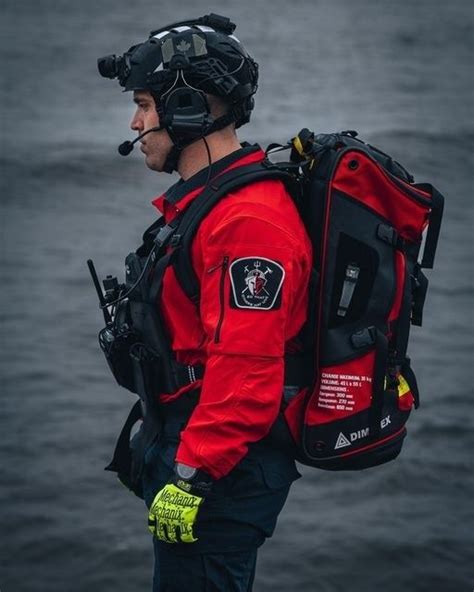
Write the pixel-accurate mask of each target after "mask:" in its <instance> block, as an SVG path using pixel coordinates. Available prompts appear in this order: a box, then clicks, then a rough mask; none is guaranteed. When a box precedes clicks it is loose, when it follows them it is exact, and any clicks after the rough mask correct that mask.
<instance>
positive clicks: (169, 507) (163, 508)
mask: <svg viewBox="0 0 474 592" xmlns="http://www.w3.org/2000/svg"><path fill="white" fill-rule="evenodd" d="M211 488H212V479H211V477H209V475H207V474H206V473H204V471H200V470H198V469H195V468H193V467H188V466H187V465H183V464H181V463H178V464H177V465H176V466H175V475H174V478H173V480H172V481H171V482H170V483H167V484H166V485H165V486H164V487H163V489H162V490H161V491H159V492H158V493H157V494H156V496H155V499H154V500H153V503H152V504H151V507H150V512H149V514H148V528H149V530H150V532H151V533H152V534H153V535H155V536H156V537H157V538H158V539H160V540H161V541H165V542H166V543H194V542H196V541H197V538H196V537H195V536H194V531H193V527H194V524H195V522H196V519H197V515H198V512H199V508H200V506H201V504H202V502H203V501H204V498H205V496H206V495H207V494H208V493H209V492H210V491H211Z"/></svg>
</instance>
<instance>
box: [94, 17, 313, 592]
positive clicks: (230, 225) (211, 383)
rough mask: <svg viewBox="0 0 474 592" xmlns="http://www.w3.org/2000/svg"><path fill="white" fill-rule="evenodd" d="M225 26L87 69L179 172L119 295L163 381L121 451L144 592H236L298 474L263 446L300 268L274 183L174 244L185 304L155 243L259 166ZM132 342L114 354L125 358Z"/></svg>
mask: <svg viewBox="0 0 474 592" xmlns="http://www.w3.org/2000/svg"><path fill="white" fill-rule="evenodd" d="M234 28H235V26H234V25H233V24H232V23H230V21H229V19H226V18H224V17H220V16H218V15H209V16H206V17H202V18H201V19H195V20H193V21H187V22H183V23H178V24H175V25H170V26H169V27H165V28H163V29H160V30H159V31H154V32H152V33H151V35H150V38H149V39H148V40H147V41H145V42H144V43H142V44H139V45H135V46H133V47H132V48H131V49H130V50H129V51H128V52H126V53H125V54H124V56H121V57H119V58H116V57H115V56H108V57H107V58H102V59H101V60H99V70H100V72H101V74H102V75H104V76H106V77H109V78H115V77H117V78H118V79H119V82H120V84H121V85H122V86H123V87H124V88H125V90H129V91H133V93H134V94H133V96H134V102H135V103H136V111H135V114H134V116H133V119H132V122H131V128H132V129H133V130H134V131H136V132H137V133H138V134H139V135H138V137H137V140H138V139H139V141H140V143H141V146H140V149H141V151H142V152H143V154H144V155H145V162H146V164H147V166H148V167H149V168H150V169H152V170H155V171H157V172H161V171H166V172H172V171H173V170H177V171H178V173H179V175H180V180H179V181H178V183H176V184H175V185H173V186H172V187H171V188H170V189H169V190H168V191H167V192H166V193H165V194H164V195H163V196H161V197H159V198H157V199H155V200H154V202H153V203H154V205H155V206H156V208H157V209H158V210H159V211H160V212H161V213H162V214H163V216H164V220H163V219H162V220H161V222H160V223H157V224H156V225H154V226H152V227H151V228H150V229H149V231H147V233H145V235H144V244H143V245H142V246H141V247H140V249H138V250H137V255H139V256H140V257H141V261H142V264H141V268H140V270H139V273H137V274H135V276H134V278H133V280H130V278H129V283H128V286H129V289H128V292H127V294H128V295H130V300H131V301H132V309H133V300H134V299H135V300H137V299H139V297H138V296H137V292H138V291H140V292H141V293H142V294H143V290H145V296H144V297H143V298H142V300H143V301H146V302H148V304H149V303H150V302H151V303H152V305H153V307H154V308H155V309H156V313H157V314H156V315H155V316H156V319H155V316H153V315H151V316H148V317H146V315H145V316H144V315H143V314H141V313H140V314H134V313H133V310H132V313H131V321H130V322H131V323H132V325H133V329H134V330H135V331H136V332H137V333H138V334H139V335H141V337H142V340H143V342H144V345H145V346H146V347H147V348H148V352H150V351H153V352H156V351H157V350H158V354H159V360H158V356H157V357H156V359H155V360H156V364H155V366H156V367H158V366H159V367H160V377H161V376H165V377H166V376H170V377H171V378H169V379H163V382H159V385H160V386H159V387H156V388H154V387H152V388H148V390H147V388H143V384H142V388H140V387H136V389H135V390H136V392H138V393H139V394H140V396H142V394H143V393H145V395H144V397H142V398H143V399H147V403H146V404H147V411H146V416H145V421H144V425H146V424H147V422H148V424H150V421H149V420H148V417H149V414H150V415H153V416H154V417H158V418H159V420H158V421H159V429H157V431H158V434H157V435H156V431H155V432H154V433H153V436H152V437H151V438H150V437H145V438H144V440H143V441H144V442H145V445H144V446H143V441H142V448H144V450H142V452H140V451H139V450H140V446H136V445H135V446H133V443H132V446H133V447H134V455H135V459H134V462H135V466H140V479H141V487H139V488H138V489H139V493H140V494H141V495H142V496H143V497H144V499H145V501H146V503H147V505H148V507H149V528H150V530H151V532H152V534H153V536H154V549H155V575H154V588H153V590H154V591H155V592H158V591H159V592H164V591H167V592H178V591H180V592H184V591H193V592H201V591H211V590H212V591H220V592H233V591H235V592H237V591H239V592H247V591H250V590H251V589H252V583H253V579H254V574H255V564H256V556H257V548H258V547H259V546H260V545H262V544H263V542H264V540H265V538H266V537H269V536H271V535H272V533H273V530H274V528H275V525H276V520H277V517H278V514H279V512H280V510H281V509H282V507H283V505H284V503H285V500H286V498H287V495H288V491H289V487H290V485H291V483H292V482H293V481H294V480H295V479H297V478H298V477H299V474H298V472H297V470H296V467H295V463H294V460H293V455H292V454H291V452H290V451H288V450H285V449H283V448H279V447H278V446H276V445H275V444H274V443H273V441H272V438H271V437H270V436H269V432H270V430H271V428H272V426H273V424H274V423H275V420H276V419H277V416H278V413H279V411H280V409H281V406H282V404H283V390H284V389H283V385H284V355H285V352H286V351H288V349H289V348H291V347H292V346H294V340H295V337H296V336H297V334H298V332H299V331H300V329H301V327H302V325H303V324H304V321H305V317H306V306H307V284H308V279H309V273H310V268H311V247H310V243H309V240H308V238H307V236H306V233H305V229H304V227H303V224H302V222H301V220H300V218H299V215H298V213H297V210H296V207H295V205H294V204H293V201H292V199H291V197H290V196H289V194H288V193H287V191H286V189H285V187H284V185H283V183H282V182H281V181H279V180H272V179H267V180H262V181H258V182H254V183H251V184H248V185H245V186H243V187H240V188H238V189H235V190H233V191H231V192H229V193H228V194H227V195H225V197H223V198H222V199H220V200H219V201H218V203H217V204H216V205H215V206H214V207H213V208H212V209H211V210H210V211H209V212H207V213H206V215H205V216H204V219H203V220H202V222H201V223H200V224H199V226H198V228H197V229H196V234H195V236H194V237H193V240H192V243H191V246H190V260H191V264H192V269H191V272H192V275H193V276H194V277H195V280H196V282H197V287H198V297H196V298H190V297H189V294H187V293H186V290H185V289H183V282H182V280H181V279H180V278H179V277H178V275H179V273H178V272H177V269H178V268H177V267H176V264H175V261H176V258H177V257H178V256H181V255H182V252H183V248H181V249H180V248H177V245H179V240H180V238H181V237H180V236H179V235H178V234H175V235H174V239H175V240H171V241H168V242H163V241H160V240H158V239H159V238H160V237H161V236H165V235H167V233H168V234H169V232H168V230H169V229H170V228H171V229H173V228H174V230H176V224H175V226H173V224H174V223H175V222H176V221H177V220H180V219H181V218H182V217H183V216H184V215H185V214H186V211H188V210H189V208H191V207H192V206H193V204H195V203H197V200H198V198H199V196H200V195H201V194H202V195H204V194H205V192H206V191H207V192H209V191H210V192H211V193H212V187H214V186H217V185H216V184H218V183H219V180H220V179H222V178H223V177H224V176H225V175H226V173H227V172H228V171H230V170H233V171H237V172H238V171H239V170H240V169H241V170H244V169H245V167H246V166H247V165H250V164H251V163H258V162H261V161H262V160H263V159H264V153H263V152H262V151H261V149H260V148H259V147H258V146H249V145H241V144H240V142H239V141H238V139H237V135H236V131H235V130H236V128H237V127H239V126H241V125H243V124H244V123H246V122H247V121H248V120H249V117H250V113H251V111H252V108H253V95H254V93H255V91H256V89H257V65H256V63H255V62H254V61H253V60H252V58H251V57H250V56H249V55H248V54H247V52H246V51H245V49H244V48H243V46H242V44H241V43H240V42H239V40H238V39H237V38H236V37H235V36H234V35H233V30H234ZM137 140H135V141H137ZM133 143H134V142H133ZM133 143H132V142H129V143H125V144H124V145H122V146H121V147H120V151H121V152H122V153H124V154H126V153H128V152H129V151H130V150H131V148H132V147H133ZM166 240H167V239H166ZM157 242H158V243H159V245H160V247H161V251H159V252H157V251H155V250H154V249H155V247H156V244H157ZM163 245H164V246H163ZM157 253H158V254H157ZM157 259H158V262H157V263H156V260H157ZM134 260H135V259H134ZM130 261H131V260H130ZM150 261H152V263H150ZM153 262H154V263H153ZM131 267H133V265H131V262H129V264H128V266H127V273H129V274H132V271H131ZM150 270H151V271H150ZM147 272H148V273H147ZM132 275H133V274H132ZM134 280H135V281H134ZM137 286H138V287H139V288H140V290H138V288H137ZM147 286H148V287H147ZM147 290H148V291H147ZM121 299H122V300H123V296H122V298H121ZM140 306H142V308H141V309H140V311H142V310H144V309H143V306H144V305H143V302H141V303H140ZM153 314H155V313H153ZM144 319H145V320H144ZM156 335H159V336H158V337H156ZM163 344H164V345H163ZM142 345H143V344H141V343H140V344H135V345H134V346H132V348H131V349H130V352H131V354H133V355H132V357H133V358H134V360H135V361H136V360H137V359H138V358H139V356H138V354H137V351H138V350H137V347H138V346H139V347H142ZM135 346H137V347H135ZM160 348H161V349H160ZM145 359H146V360H149V357H148V358H147V357H146V356H145V357H142V358H140V360H141V361H143V360H145ZM152 365H153V364H152ZM142 367H143V365H142V366H140V368H142ZM155 369H156V368H154V369H152V370H150V371H151V372H152V371H154V370H155ZM181 369H186V370H187V371H186V372H182V373H181V374H180V371H181ZM188 375H189V377H188ZM144 376H145V380H144V383H146V382H147V380H148V379H147V375H146V372H145V373H144ZM177 376H178V378H176V377H177ZM183 376H184V377H183ZM180 377H181V378H180ZM160 380H161V378H160ZM170 381H171V382H170ZM173 381H174V382H173ZM171 383H172V385H173V386H170V384H171ZM132 390H133V388H132ZM150 393H151V397H150ZM147 397H148V398H147ZM150 399H152V401H150ZM151 423H152V424H153V423H154V422H153V421H151ZM155 423H157V422H155ZM145 431H146V430H145ZM137 455H138V456H140V458H139V459H137V458H136V457H137Z"/></svg>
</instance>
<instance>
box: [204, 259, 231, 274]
mask: <svg viewBox="0 0 474 592" xmlns="http://www.w3.org/2000/svg"><path fill="white" fill-rule="evenodd" d="M228 263H229V257H228V255H226V256H225V257H224V259H223V260H222V262H221V263H219V264H218V265H214V267H211V268H210V269H208V270H207V273H213V272H214V271H216V270H217V269H221V268H222V269H227V265H228Z"/></svg>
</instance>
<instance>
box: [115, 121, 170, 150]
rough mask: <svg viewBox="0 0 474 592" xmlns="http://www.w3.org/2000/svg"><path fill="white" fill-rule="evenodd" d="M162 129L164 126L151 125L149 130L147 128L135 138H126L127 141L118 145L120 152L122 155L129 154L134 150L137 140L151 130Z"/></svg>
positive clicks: (157, 130)
mask: <svg viewBox="0 0 474 592" xmlns="http://www.w3.org/2000/svg"><path fill="white" fill-rule="evenodd" d="M162 129H164V126H157V127H151V128H150V129H149V130H146V132H143V134H140V135H139V136H137V137H136V138H135V139H134V140H126V141H125V142H122V144H120V146H119V147H118V151H119V154H121V155H122V156H128V155H129V154H130V152H131V151H132V150H133V147H134V144H135V142H138V141H139V140H141V139H142V138H143V136H146V135H147V134H149V133H150V132H159V131H160V130H162Z"/></svg>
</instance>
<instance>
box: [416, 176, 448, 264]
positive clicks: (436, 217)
mask: <svg viewBox="0 0 474 592" xmlns="http://www.w3.org/2000/svg"><path fill="white" fill-rule="evenodd" d="M414 187H417V188H418V189H421V190H422V191H426V192H427V193H429V194H430V195H431V198H432V200H431V201H432V204H431V212H430V224H429V226H428V233H427V235H426V242H425V249H424V251H423V259H422V261H421V267H424V268H425V269H433V265H434V258H435V254H436V247H437V245H438V238H439V231H440V229H441V219H442V218H443V209H444V197H443V196H442V195H441V193H440V192H439V191H438V190H437V189H436V188H435V187H433V185H430V184H429V183H417V184H416V185H414Z"/></svg>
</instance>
